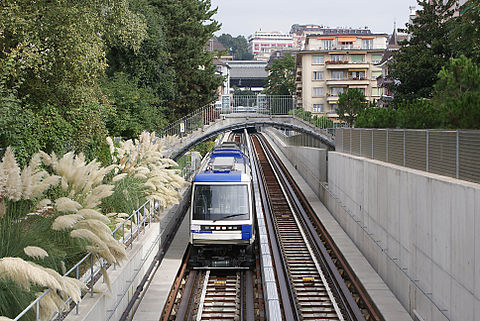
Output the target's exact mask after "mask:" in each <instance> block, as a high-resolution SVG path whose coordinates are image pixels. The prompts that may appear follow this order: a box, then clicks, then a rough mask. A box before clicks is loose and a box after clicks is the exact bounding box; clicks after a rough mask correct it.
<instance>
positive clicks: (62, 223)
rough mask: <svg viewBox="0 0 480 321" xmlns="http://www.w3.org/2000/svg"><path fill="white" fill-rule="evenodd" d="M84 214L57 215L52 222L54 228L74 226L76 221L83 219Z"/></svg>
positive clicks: (64, 228)
mask: <svg viewBox="0 0 480 321" xmlns="http://www.w3.org/2000/svg"><path fill="white" fill-rule="evenodd" d="M82 219H83V216H82V215H78V214H69V215H62V216H59V217H57V218H56V219H55V220H54V221H53V224H52V230H55V231H63V230H66V229H69V228H72V227H73V225H74V224H75V223H77V222H78V221H80V220H82Z"/></svg>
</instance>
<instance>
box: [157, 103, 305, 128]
mask: <svg viewBox="0 0 480 321" xmlns="http://www.w3.org/2000/svg"><path fill="white" fill-rule="evenodd" d="M295 108H296V104H295V98H294V97H293V96H281V95H277V96H268V95H261V94H260V95H248V96H247V95H237V96H233V98H232V99H230V101H229V102H227V103H226V104H225V103H223V105H222V104H219V103H215V102H212V103H210V104H207V105H205V106H203V107H201V108H199V109H197V110H195V111H193V112H191V113H190V114H188V115H186V116H184V117H182V118H181V119H179V120H177V121H175V122H174V123H172V124H170V125H168V126H167V127H166V128H164V129H163V132H160V133H159V134H160V135H162V136H179V137H181V136H186V135H188V134H190V133H192V132H194V131H196V130H197V129H200V128H202V127H204V126H206V125H209V124H210V123H212V122H214V121H216V120H217V119H220V118H221V117H222V116H223V115H227V114H235V113H252V114H264V115H292V113H293V112H292V111H293V110H294V109H295Z"/></svg>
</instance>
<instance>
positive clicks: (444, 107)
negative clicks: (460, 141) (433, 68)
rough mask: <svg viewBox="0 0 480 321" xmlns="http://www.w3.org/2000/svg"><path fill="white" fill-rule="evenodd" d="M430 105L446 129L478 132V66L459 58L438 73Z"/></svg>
mask: <svg viewBox="0 0 480 321" xmlns="http://www.w3.org/2000/svg"><path fill="white" fill-rule="evenodd" d="M438 77H439V80H438V82H437V83H436V84H435V86H434V89H435V90H434V94H433V98H432V102H433V104H434V105H435V106H436V109H437V110H438V111H439V112H440V114H441V118H442V125H443V126H444V127H448V128H462V129H480V67H479V66H478V65H477V64H475V63H474V62H473V61H472V60H471V59H469V58H466V57H465V56H461V57H460V58H457V59H453V58H452V59H451V60H450V63H449V64H448V65H447V66H445V67H443V68H442V70H441V71H440V72H439V74H438Z"/></svg>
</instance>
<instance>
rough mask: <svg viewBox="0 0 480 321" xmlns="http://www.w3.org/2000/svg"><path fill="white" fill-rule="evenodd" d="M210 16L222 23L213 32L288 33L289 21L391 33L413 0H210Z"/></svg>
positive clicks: (218, 33) (233, 33) (405, 19)
mask: <svg viewBox="0 0 480 321" xmlns="http://www.w3.org/2000/svg"><path fill="white" fill-rule="evenodd" d="M211 2H212V8H215V7H218V13H217V14H216V15H215V16H214V17H213V18H214V19H215V20H217V21H219V22H220V23H221V24H222V29H221V30H220V31H219V32H217V33H216V35H221V34H222V33H229V34H231V35H233V36H238V35H243V36H245V37H248V36H249V35H251V34H253V33H254V32H255V31H257V30H260V29H261V30H263V31H281V32H283V33H288V32H289V31H290V27H291V26H292V25H293V24H318V25H323V26H328V27H331V28H334V27H352V28H359V27H362V28H364V27H365V26H368V27H369V28H370V29H371V30H372V31H373V32H376V33H389V34H390V33H392V31H393V23H394V21H396V23H397V28H401V27H404V25H405V23H406V22H407V21H408V16H409V12H410V11H409V8H408V7H409V6H412V5H416V4H417V1H416V0H211Z"/></svg>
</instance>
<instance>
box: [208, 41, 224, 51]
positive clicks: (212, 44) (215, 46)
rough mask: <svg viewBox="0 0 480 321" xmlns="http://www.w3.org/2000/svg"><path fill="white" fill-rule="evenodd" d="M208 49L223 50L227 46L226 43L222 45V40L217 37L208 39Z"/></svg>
mask: <svg viewBox="0 0 480 321" xmlns="http://www.w3.org/2000/svg"><path fill="white" fill-rule="evenodd" d="M206 49H207V50H208V51H223V50H227V48H225V46H224V45H222V44H221V43H220V41H218V40H217V39H215V38H214V39H210V40H208V43H207V45H206Z"/></svg>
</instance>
